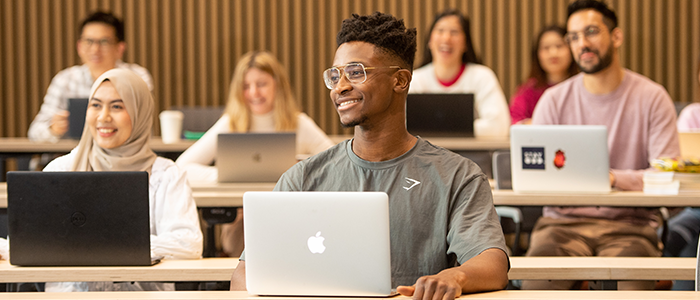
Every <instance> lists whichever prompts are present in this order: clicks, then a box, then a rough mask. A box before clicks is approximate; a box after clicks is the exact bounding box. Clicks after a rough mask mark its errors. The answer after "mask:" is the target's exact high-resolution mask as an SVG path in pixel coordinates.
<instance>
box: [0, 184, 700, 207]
mask: <svg viewBox="0 0 700 300" xmlns="http://www.w3.org/2000/svg"><path fill="white" fill-rule="evenodd" d="M191 186H192V194H193V196H194V199H195V202H196V203H197V207H241V206H242V205H243V193H245V192H246V191H271V190H272V189H273V188H274V187H275V183H272V182H269V183H202V182H193V183H192V184H191ZM493 202H494V204H495V205H512V206H545V205H552V206H596V205H599V206H631V207H660V206H665V207H685V206H691V207H700V193H694V194H681V195H650V194H644V193H643V192H628V191H619V192H611V193H609V194H603V195H600V194H543V193H540V194H520V193H515V192H513V191H512V190H493ZM6 207H7V184H6V183H5V182H0V208H6Z"/></svg>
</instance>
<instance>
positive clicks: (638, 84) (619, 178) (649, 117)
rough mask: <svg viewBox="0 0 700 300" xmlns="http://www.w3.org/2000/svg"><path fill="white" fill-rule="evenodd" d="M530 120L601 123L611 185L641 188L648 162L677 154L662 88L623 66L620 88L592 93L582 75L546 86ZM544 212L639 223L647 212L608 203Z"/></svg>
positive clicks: (669, 105)
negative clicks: (606, 144) (606, 134)
mask: <svg viewBox="0 0 700 300" xmlns="http://www.w3.org/2000/svg"><path fill="white" fill-rule="evenodd" d="M532 121H533V122H532V123H533V124H543V125H544V124H565V125H566V124H568V125H605V126H606V127H607V128H608V151H609V155H610V168H611V172H612V173H613V175H615V178H616V182H615V186H614V187H615V188H618V189H621V190H633V191H641V190H642V188H643V183H642V177H643V174H644V171H645V169H648V168H649V167H650V165H649V160H650V159H653V158H658V157H676V156H679V155H680V150H679V147H678V132H677V131H676V113H675V108H674V106H673V101H672V100H671V97H670V96H669V95H668V93H667V92H666V90H665V89H664V88H663V86H661V85H659V84H657V83H655V82H653V81H651V80H650V79H648V78H646V77H644V76H642V75H640V74H637V73H635V72H632V71H630V70H627V69H625V74H624V78H623V79H622V82H621V83H620V86H619V87H618V88H617V89H616V90H615V91H613V92H611V93H609V94H605V95H594V94H591V93H590V92H588V90H586V89H585V87H584V86H583V73H581V74H578V75H575V76H573V77H571V78H569V79H567V80H566V81H564V82H562V83H560V84H558V85H556V86H554V87H552V88H550V89H548V90H547V91H545V93H544V95H542V98H541V99H540V101H539V103H538V104H537V107H535V112H534V115H533V118H532ZM545 216H552V217H597V218H607V219H613V220H618V219H625V220H630V221H642V220H641V219H646V218H648V217H649V210H647V209H637V208H612V207H575V208H574V207H571V208H565V207H557V208H554V207H547V208H545Z"/></svg>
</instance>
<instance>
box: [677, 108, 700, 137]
mask: <svg viewBox="0 0 700 300" xmlns="http://www.w3.org/2000/svg"><path fill="white" fill-rule="evenodd" d="M697 129H700V103H691V104H689V105H688V106H686V107H685V108H683V110H682V111H681V114H680V115H678V131H690V130H697Z"/></svg>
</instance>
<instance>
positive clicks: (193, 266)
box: [0, 258, 238, 295]
mask: <svg viewBox="0 0 700 300" xmlns="http://www.w3.org/2000/svg"><path fill="white" fill-rule="evenodd" d="M236 266H238V258H203V259H194V260H163V261H162V262H160V263H159V264H157V265H155V266H148V267H17V266H12V265H10V263H9V262H8V261H7V260H0V282H53V281H228V280H231V274H233V271H234V270H235V269H236ZM2 295H5V294H4V293H2Z"/></svg>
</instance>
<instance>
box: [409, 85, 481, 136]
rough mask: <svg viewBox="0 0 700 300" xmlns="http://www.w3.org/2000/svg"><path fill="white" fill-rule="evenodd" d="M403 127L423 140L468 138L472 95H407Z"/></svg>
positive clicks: (472, 104)
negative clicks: (425, 138) (427, 138)
mask: <svg viewBox="0 0 700 300" xmlns="http://www.w3.org/2000/svg"><path fill="white" fill-rule="evenodd" d="M406 127H407V128H408V132H410V133H411V134H414V135H420V136H424V137H472V136H474V94H408V98H407V99H406Z"/></svg>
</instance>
